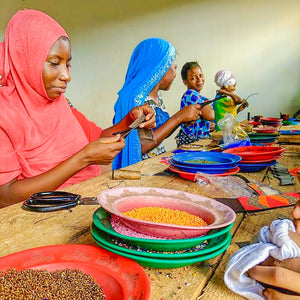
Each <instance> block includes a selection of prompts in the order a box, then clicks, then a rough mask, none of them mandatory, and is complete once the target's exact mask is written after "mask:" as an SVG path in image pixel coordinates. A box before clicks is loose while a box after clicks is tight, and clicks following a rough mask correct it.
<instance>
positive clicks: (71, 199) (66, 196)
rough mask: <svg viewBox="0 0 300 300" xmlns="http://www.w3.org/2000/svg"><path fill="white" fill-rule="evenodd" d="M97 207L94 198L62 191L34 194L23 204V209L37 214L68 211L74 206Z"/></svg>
mask: <svg viewBox="0 0 300 300" xmlns="http://www.w3.org/2000/svg"><path fill="white" fill-rule="evenodd" d="M95 204H96V205H97V204H99V203H98V201H97V198H96V197H85V198H81V196H80V195H77V194H72V193H68V192H62V191H47V192H41V193H35V194H33V195H31V196H30V197H29V199H27V200H26V201H24V203H23V206H22V207H23V208H24V209H27V210H31V211H37V212H49V211H56V210H61V209H69V208H72V207H74V206H76V205H95Z"/></svg>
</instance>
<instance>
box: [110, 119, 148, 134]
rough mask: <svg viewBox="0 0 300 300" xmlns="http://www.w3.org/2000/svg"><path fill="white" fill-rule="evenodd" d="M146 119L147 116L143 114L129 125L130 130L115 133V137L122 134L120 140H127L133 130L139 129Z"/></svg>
mask: <svg viewBox="0 0 300 300" xmlns="http://www.w3.org/2000/svg"><path fill="white" fill-rule="evenodd" d="M145 119H146V116H145V115H144V114H143V115H141V116H140V117H138V118H137V119H136V120H135V121H134V122H132V123H131V124H130V125H129V129H126V130H123V131H117V132H114V133H113V135H117V134H121V137H120V139H122V138H125V137H126V136H127V135H128V134H129V133H130V132H131V131H132V130H134V129H136V128H138V127H139V126H140V125H141V124H142V123H143V122H144V121H145Z"/></svg>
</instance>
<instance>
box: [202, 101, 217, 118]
mask: <svg viewBox="0 0 300 300" xmlns="http://www.w3.org/2000/svg"><path fill="white" fill-rule="evenodd" d="M201 118H202V119H205V120H207V121H213V120H214V119H215V111H214V109H213V108H212V107H211V105H209V104H208V105H206V106H204V107H203V108H202V109H201Z"/></svg>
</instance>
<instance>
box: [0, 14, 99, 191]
mask: <svg viewBox="0 0 300 300" xmlns="http://www.w3.org/2000/svg"><path fill="white" fill-rule="evenodd" d="M61 36H65V37H68V35H67V33H66V32H65V31H64V29H63V28H62V27H61V26H60V25H59V24H58V23H57V22H56V21H55V20H53V19H52V18H51V17H49V16H48V15H46V14H44V13H42V12H40V11H36V10H22V11H19V12H17V13H16V14H15V15H14V16H13V17H12V19H11V20H10V22H9V23H8V25H7V28H6V32H5V37H4V41H3V42H2V43H0V75H1V79H0V84H1V85H2V86H0V112H1V114H0V184H5V183H7V182H9V181H11V180H12V179H14V178H18V179H19V180H21V179H24V178H30V177H33V176H36V175H39V174H41V173H44V172H46V171H48V170H49V169H52V168H53V167H55V166H56V165H58V164H59V163H61V162H62V161H64V160H66V159H67V158H69V157H70V156H72V155H73V154H75V153H76V152H78V151H79V150H80V149H82V148H83V147H84V146H85V145H87V144H88V142H89V141H88V138H87V136H86V134H85V133H84V131H83V129H82V127H81V126H80V124H79V122H78V121H77V119H76V117H75V116H74V114H73V113H72V110H71V108H70V107H69V105H68V103H67V101H66V98H65V96H64V95H61V96H60V97H59V98H56V99H54V100H53V99H50V98H49V97H48V96H47V93H46V90H45V87H44V84H43V78H42V68H43V65H44V62H45V60H46V57H47V55H48V52H49V50H50V48H51V46H52V45H53V44H54V43H55V42H56V40H57V39H59V38H60V37H61ZM100 173H101V170H100V167H99V166H89V167H87V168H85V169H83V170H81V171H79V172H78V173H77V174H75V175H74V176H73V177H71V178H70V179H69V180H67V181H66V182H65V183H64V184H63V185H62V186H60V187H63V186H67V185H70V184H74V183H77V182H80V181H82V180H86V179H88V178H91V177H94V176H98V175H100Z"/></svg>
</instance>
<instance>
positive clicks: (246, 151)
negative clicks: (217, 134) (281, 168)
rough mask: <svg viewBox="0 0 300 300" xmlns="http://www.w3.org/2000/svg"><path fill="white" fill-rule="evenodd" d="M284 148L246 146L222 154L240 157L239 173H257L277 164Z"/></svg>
mask: <svg viewBox="0 0 300 300" xmlns="http://www.w3.org/2000/svg"><path fill="white" fill-rule="evenodd" d="M284 151H285V148H283V147H273V146H247V147H237V148H231V149H227V150H225V151H223V153H228V154H236V155H239V156H241V157H242V160H241V161H240V162H239V167H240V171H241V172H248V173H250V172H259V171H262V170H264V169H265V168H267V167H269V166H272V165H275V164H277V159H278V158H280V157H281V156H282V155H283V154H284Z"/></svg>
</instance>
